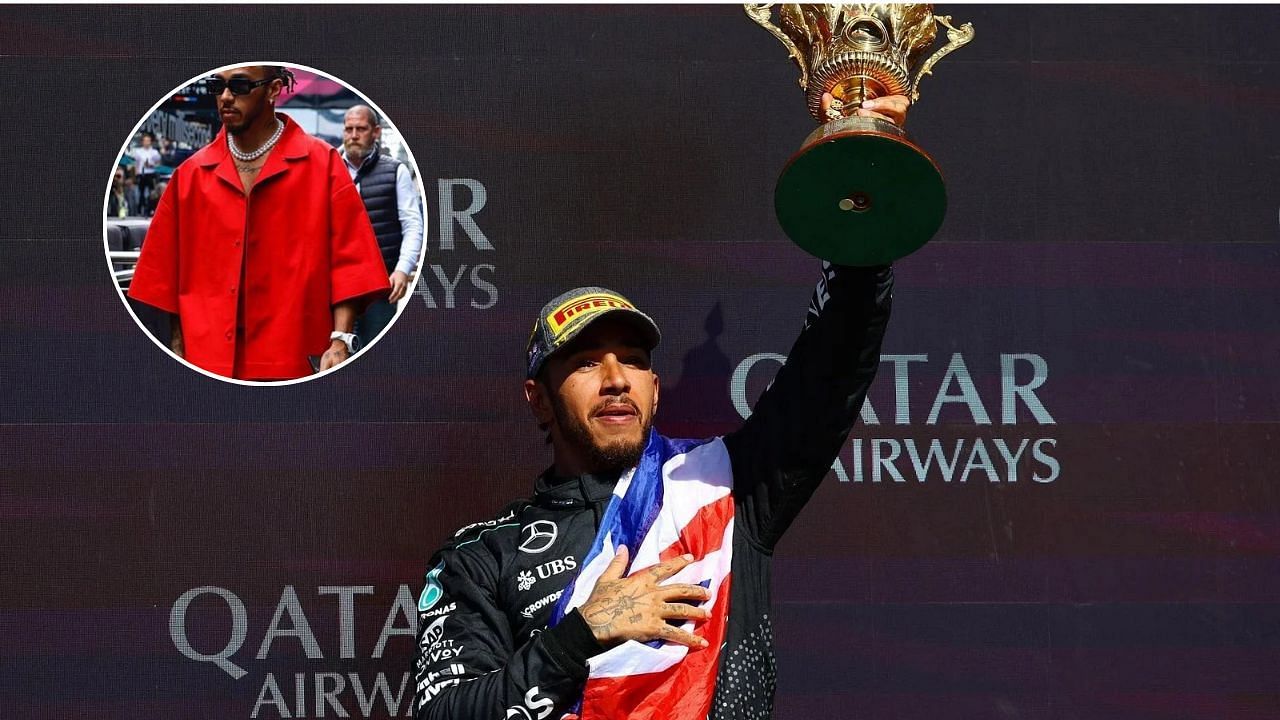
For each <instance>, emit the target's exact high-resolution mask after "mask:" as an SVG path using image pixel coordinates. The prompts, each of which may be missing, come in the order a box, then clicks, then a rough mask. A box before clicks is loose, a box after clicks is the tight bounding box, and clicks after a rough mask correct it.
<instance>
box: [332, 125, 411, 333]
mask: <svg viewBox="0 0 1280 720" xmlns="http://www.w3.org/2000/svg"><path fill="white" fill-rule="evenodd" d="M381 140H382V125H381V122H380V121H379V119H378V115H377V113H375V112H374V111H373V108H370V107H369V106H368V105H356V106H353V107H352V108H351V109H349V110H347V112H346V115H345V116H344V118H343V127H342V159H343V160H344V161H345V162H346V165H347V171H348V172H349V173H351V180H352V182H354V183H355V184H356V188H357V189H359V190H360V197H361V199H363V200H364V205H365V210H366V211H368V213H369V221H370V222H371V223H372V224H373V232H374V234H375V235H377V236H378V247H379V249H381V251H382V259H383V260H384V261H385V262H386V265H387V272H388V276H387V279H388V281H389V282H390V283H391V293H390V295H389V296H388V297H387V299H386V300H385V301H378V302H374V303H372V304H371V305H370V306H369V308H368V309H367V310H365V313H364V315H362V316H361V317H360V319H359V320H358V321H357V322H356V336H357V337H358V338H359V339H360V342H361V344H362V345H367V344H369V343H370V342H372V341H373V340H374V338H376V337H378V334H379V333H381V332H382V330H383V328H385V327H386V326H387V324H388V323H390V322H391V319H392V318H393V317H395V312H396V303H398V302H399V301H400V299H401V298H403V297H404V296H405V293H407V292H408V289H409V281H410V278H411V277H412V276H413V273H414V272H415V270H417V267H418V256H419V254H421V252H422V236H423V218H422V204H421V198H420V196H419V194H418V191H417V189H416V187H415V186H414V182H413V177H412V175H411V173H410V172H409V168H408V167H407V166H406V165H405V164H404V163H402V162H400V161H399V160H396V159H395V158H393V157H391V156H389V155H385V154H382V153H380V152H379V149H380V142H381Z"/></svg>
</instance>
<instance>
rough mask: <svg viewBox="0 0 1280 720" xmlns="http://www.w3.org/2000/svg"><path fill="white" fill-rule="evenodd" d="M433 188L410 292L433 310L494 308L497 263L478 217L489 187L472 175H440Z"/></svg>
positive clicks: (492, 247) (496, 299)
mask: <svg viewBox="0 0 1280 720" xmlns="http://www.w3.org/2000/svg"><path fill="white" fill-rule="evenodd" d="M428 189H430V188H429V184H428ZM435 191H436V193H435V200H436V203H435V208H431V207H428V209H427V233H426V234H427V237H426V246H427V253H426V260H425V264H424V265H423V267H422V271H421V277H420V279H419V280H418V284H417V286H416V287H415V288H414V291H413V292H414V295H416V296H418V297H419V298H420V299H421V300H422V302H423V304H425V305H426V306H427V307H428V308H429V309H431V310H492V309H493V308H494V307H497V305H498V285H497V282H498V281H497V276H498V268H497V266H495V265H494V264H493V263H492V262H488V260H489V259H490V258H491V257H492V255H491V254H492V253H493V252H495V249H494V246H493V242H492V241H491V240H490V239H489V236H488V235H486V234H485V232H484V230H482V229H481V227H480V222H479V219H478V218H479V216H480V214H481V211H483V210H484V208H485V205H487V204H488V202H489V192H488V190H486V189H485V186H484V183H482V182H480V181H479V180H474V179H471V178H440V179H438V180H436V187H435ZM428 197H430V196H429V195H428ZM428 204H430V203H428ZM432 210H435V212H432Z"/></svg>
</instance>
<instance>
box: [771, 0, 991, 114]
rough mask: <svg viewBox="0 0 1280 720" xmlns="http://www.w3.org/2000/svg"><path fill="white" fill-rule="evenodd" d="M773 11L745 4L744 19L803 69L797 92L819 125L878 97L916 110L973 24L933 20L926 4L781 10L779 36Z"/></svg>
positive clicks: (943, 18)
mask: <svg viewBox="0 0 1280 720" xmlns="http://www.w3.org/2000/svg"><path fill="white" fill-rule="evenodd" d="M773 5H774V3H749V4H747V5H746V11H747V15H749V16H751V19H752V20H755V21H756V22H757V23H760V25H761V26H763V27H764V28H765V29H766V30H768V31H769V32H771V33H773V35H774V36H775V37H777V38H778V39H779V40H781V41H782V44H783V45H785V46H786V48H787V50H788V51H790V53H791V57H792V59H793V60H795V61H796V64H797V65H799V66H800V87H802V88H804V90H805V95H806V96H807V98H808V100H809V114H811V115H813V117H814V119H815V120H817V121H818V122H825V121H827V120H833V119H835V118H836V117H839V115H836V114H835V113H838V112H839V110H840V108H841V107H842V106H849V107H857V105H858V104H860V103H861V102H862V101H863V100H869V99H872V98H876V97H880V96H882V95H906V96H908V97H910V98H911V101H912V102H913V103H914V102H915V101H916V100H918V99H919V98H920V79H921V78H923V77H924V76H925V75H928V74H929V73H930V69H931V68H932V67H933V65H934V63H936V62H938V61H939V60H941V59H942V57H943V56H944V55H946V54H947V53H949V52H951V51H952V50H955V49H956V48H958V47H960V46H961V45H964V44H965V43H967V42H969V41H970V40H972V39H973V25H972V24H970V23H965V24H964V25H962V26H960V27H959V28H956V27H953V26H952V25H951V18H950V16H944V15H934V14H933V5H932V4H928V3H917V4H889V3H842V4H833V5H808V4H806V5H795V4H786V5H781V6H780V7H779V8H778V16H779V20H780V24H781V25H782V27H781V29H779V28H778V27H777V26H775V25H774V24H773V23H772V22H770V19H769V16H770V10H771V8H772V7H773ZM938 25H942V26H943V27H945V28H946V30H947V41H948V42H947V44H946V45H944V46H943V47H941V48H939V49H938V51H937V52H935V53H933V55H931V56H929V58H928V59H927V60H925V61H924V63H923V64H920V66H919V69H917V70H916V71H915V72H914V73H913V72H912V68H914V67H915V66H916V64H917V63H918V62H919V61H920V58H921V57H922V56H923V55H924V53H925V51H926V50H928V49H929V47H930V46H932V45H933V43H934V40H935V39H936V38H937V35H938V27H937V26H938ZM823 93H831V94H832V96H834V97H835V99H836V103H834V104H833V105H834V107H833V110H834V112H833V113H832V116H830V117H828V116H825V115H824V114H823V112H822V95H823Z"/></svg>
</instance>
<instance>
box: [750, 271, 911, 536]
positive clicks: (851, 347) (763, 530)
mask: <svg viewBox="0 0 1280 720" xmlns="http://www.w3.org/2000/svg"><path fill="white" fill-rule="evenodd" d="M892 297H893V268H891V267H888V266H883V267H875V268H853V267H839V266H833V265H830V264H828V263H824V264H823V272H822V277H821V279H820V280H819V282H818V286H817V288H816V289H815V290H814V294H813V300H812V302H811V303H810V306H809V314H808V317H807V318H806V321H805V326H804V329H803V330H801V332H800V337H799V338H797V339H796V342H795V345H794V346H792V348H791V353H790V354H789V355H788V356H787V361H786V363H784V364H783V366H782V369H781V370H779V371H778V375H777V377H776V378H775V379H774V381H773V384H772V385H771V386H770V387H769V389H768V390H766V391H765V393H764V395H762V396H761V397H760V400H759V401H758V402H757V403H756V405H755V408H754V409H753V411H752V414H751V417H750V418H748V419H747V421H746V422H745V423H744V424H743V426H742V427H741V428H740V429H739V430H737V431H736V432H734V433H732V434H730V435H729V436H727V437H726V438H725V445H727V446H728V448H729V456H730V458H731V460H732V462H733V477H734V492H735V494H737V495H738V497H739V503H740V507H742V508H743V509H745V510H746V512H745V513H744V514H741V515H739V516H738V517H739V518H740V522H741V525H740V526H739V527H742V528H743V529H744V530H746V532H747V533H748V537H750V538H751V539H752V540H754V541H755V542H756V543H757V544H759V545H760V546H762V547H764V548H767V549H771V548H772V547H773V546H774V545H775V544H776V543H777V541H778V538H780V537H781V535H782V533H783V532H784V531H785V530H786V529H787V527H788V526H789V525H790V524H791V521H792V520H794V519H795V516H796V514H797V513H799V512H800V508H801V507H803V506H804V503H805V502H807V501H808V499H809V497H810V496H811V495H812V494H813V492H814V490H816V489H817V488H818V484H819V483H820V482H822V478H823V477H825V476H826V474H827V471H828V470H830V469H831V463H832V461H833V460H835V458H836V454H837V453H838V452H839V451H840V447H841V446H842V445H843V444H844V441H845V439H846V438H847V437H848V436H849V431H850V430H851V429H852V428H853V423H854V421H855V420H856V419H857V417H858V411H859V409H860V408H861V407H862V402H863V400H864V399H866V396H867V389H868V388H869V387H870V386H871V381H872V380H873V379H874V378H875V375H876V369H877V368H878V366H879V364H880V344H881V342H882V341H883V339H884V332H885V327H886V325H887V324H888V321H889V308H890V304H891V300H892Z"/></svg>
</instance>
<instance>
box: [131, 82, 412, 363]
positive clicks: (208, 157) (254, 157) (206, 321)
mask: <svg viewBox="0 0 1280 720" xmlns="http://www.w3.org/2000/svg"><path fill="white" fill-rule="evenodd" d="M206 82H207V83H208V85H209V88H210V90H211V91H213V92H214V93H216V94H217V97H218V110H219V114H220V116H221V119H222V123H223V128H222V131H221V132H219V133H218V136H217V137H216V138H215V139H214V141H213V142H212V143H210V144H209V145H207V146H205V147H204V148H203V149H201V150H200V151H199V152H197V153H196V154H195V155H192V156H191V158H190V159H188V160H187V161H186V162H184V163H183V164H182V165H180V166H179V167H178V169H177V170H175V171H174V173H173V177H172V179H171V180H170V182H169V187H168V189H167V190H166V191H165V194H164V196H163V197H162V198H161V199H160V203H159V206H158V207H157V208H156V212H155V217H154V218H152V220H151V225H150V227H149V228H148V230H147V235H146V238H145V239H144V242H143V245H142V254H141V257H139V259H138V265H137V268H136V270H135V271H134V276H133V281H132V283H131V284H130V287H129V297H131V298H134V299H135V300H138V301H140V302H144V303H147V304H148V305H154V306H155V307H157V308H160V309H161V310H164V311H166V312H168V313H170V314H171V318H170V320H171V322H170V325H171V327H172V329H173V338H172V341H171V343H170V347H171V349H172V350H173V352H174V353H175V354H177V355H178V356H179V357H182V358H184V359H186V360H187V362H190V363H191V364H193V365H196V366H197V367H200V368H203V369H205V370H208V371H209V372H212V373H215V374H218V375H222V376H224V377H231V378H237V379H242V380H284V379H291V378H298V377H303V376H306V375H309V374H311V373H312V372H313V370H312V366H311V364H310V362H309V360H308V356H320V362H319V369H320V370H327V369H329V368H331V367H333V366H335V365H337V364H338V363H341V362H342V361H344V360H346V359H347V357H348V356H349V355H350V354H351V352H352V351H353V348H352V347H351V341H352V340H353V339H354V336H353V335H351V330H352V327H353V325H354V323H355V319H356V317H357V315H359V313H360V311H361V310H363V308H364V305H365V304H367V303H368V302H369V301H370V300H372V299H375V298H376V297H377V296H379V295H381V296H384V297H385V296H386V294H387V292H388V291H389V289H390V285H389V284H388V282H387V274H386V273H385V272H384V271H383V263H382V256H381V254H380V253H379V251H378V243H377V240H376V239H375V238H374V234H373V228H372V226H371V225H370V224H369V218H368V216H367V215H366V213H365V210H364V204H363V203H362V202H361V200H360V194H359V193H358V192H357V191H356V188H355V185H353V184H352V183H351V177H350V175H348V173H347V171H346V168H345V167H344V166H343V164H342V159H341V158H340V157H339V156H338V153H337V151H336V150H334V149H333V148H332V147H330V146H329V145H328V144H326V143H324V142H323V141H321V140H318V139H316V138H313V137H311V136H310V135H308V134H307V133H306V132H305V131H303V130H302V128H300V127H298V125H297V124H296V123H295V122H294V121H293V120H292V119H290V118H289V117H287V116H285V115H277V114H276V113H275V102H276V98H277V97H278V96H279V94H280V92H281V91H282V90H283V89H284V87H285V84H286V83H290V84H291V83H292V82H293V74H292V73H291V72H290V71H289V70H288V69H287V68H284V67H281V66H260V65H253V66H245V67H237V68H231V69H230V70H224V71H222V72H220V73H217V74H215V75H213V76H211V77H210V78H209V79H208V80H207V81H206Z"/></svg>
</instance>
